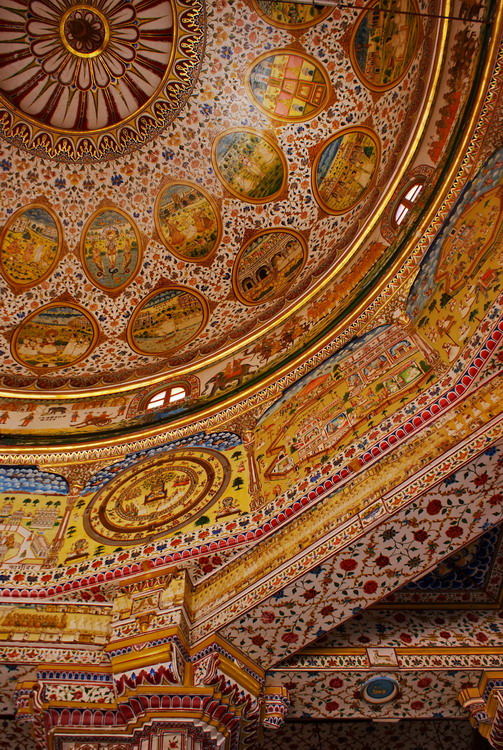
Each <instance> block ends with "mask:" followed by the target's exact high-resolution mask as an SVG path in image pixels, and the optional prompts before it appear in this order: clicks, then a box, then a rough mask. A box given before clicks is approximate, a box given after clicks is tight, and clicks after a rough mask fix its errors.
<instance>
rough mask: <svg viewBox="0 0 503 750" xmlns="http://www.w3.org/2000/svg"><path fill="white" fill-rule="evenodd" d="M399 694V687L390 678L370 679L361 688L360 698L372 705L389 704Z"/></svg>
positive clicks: (378, 677)
mask: <svg viewBox="0 0 503 750" xmlns="http://www.w3.org/2000/svg"><path fill="white" fill-rule="evenodd" d="M399 692H400V686H399V685H398V682H397V681H396V680H394V679H393V678H392V677H381V676H376V677H371V678H370V680H367V681H366V682H365V683H364V684H363V685H362V687H361V696H362V698H363V699H364V700H366V701H367V703H372V704H374V705H380V704H383V703H389V702H390V701H392V700H393V699H394V698H396V696H397V695H398V693H399Z"/></svg>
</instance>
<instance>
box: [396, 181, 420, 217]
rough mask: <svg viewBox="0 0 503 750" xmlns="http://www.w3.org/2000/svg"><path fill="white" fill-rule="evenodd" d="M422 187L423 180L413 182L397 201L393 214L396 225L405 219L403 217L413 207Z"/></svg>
mask: <svg viewBox="0 0 503 750" xmlns="http://www.w3.org/2000/svg"><path fill="white" fill-rule="evenodd" d="M423 187H424V183H423V182H415V183H414V184H412V185H410V186H409V187H408V188H407V190H406V191H405V193H404V194H403V195H402V197H401V198H400V200H399V201H398V205H397V207H396V209H395V215H394V217H393V221H394V223H395V225H396V226H397V227H399V226H400V225H401V224H403V222H404V221H405V217H406V216H407V214H408V213H409V211H410V210H411V208H412V207H413V205H414V203H415V202H416V201H417V199H418V197H419V194H420V193H421V190H422V189H423Z"/></svg>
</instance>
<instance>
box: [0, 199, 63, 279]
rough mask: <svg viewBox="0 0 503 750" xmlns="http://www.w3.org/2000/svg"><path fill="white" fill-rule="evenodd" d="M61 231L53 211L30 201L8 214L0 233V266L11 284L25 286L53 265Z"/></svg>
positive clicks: (44, 277) (55, 260) (58, 255)
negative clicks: (28, 203)
mask: <svg viewBox="0 0 503 750" xmlns="http://www.w3.org/2000/svg"><path fill="white" fill-rule="evenodd" d="M62 240H63V232H62V229H61V224H60V222H59V219H58V217H57V216H56V214H55V213H54V212H53V211H52V210H51V209H50V208H47V206H43V205H39V204H35V203H34V204H32V205H30V206H26V207H25V208H20V209H19V211H16V213H15V214H13V215H12V216H11V218H10V219H9V221H8V222H7V224H6V225H5V227H4V230H3V232H2V235H1V237H0V268H1V270H2V273H3V275H4V276H5V278H6V279H7V281H8V282H9V283H10V284H12V286H13V287H16V288H20V289H28V288H29V287H31V286H35V285H36V284H39V283H40V282H41V281H43V280H44V279H46V278H47V277H48V276H50V275H51V273H52V272H53V271H54V269H55V268H56V266H57V264H58V261H59V257H60V254H61V245H62Z"/></svg>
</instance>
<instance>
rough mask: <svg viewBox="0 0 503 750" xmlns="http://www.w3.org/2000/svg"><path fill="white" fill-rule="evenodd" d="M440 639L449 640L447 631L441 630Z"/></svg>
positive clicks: (449, 635)
mask: <svg viewBox="0 0 503 750" xmlns="http://www.w3.org/2000/svg"><path fill="white" fill-rule="evenodd" d="M439 636H440V638H450V637H451V634H450V633H449V631H448V630H441V631H440V633H439Z"/></svg>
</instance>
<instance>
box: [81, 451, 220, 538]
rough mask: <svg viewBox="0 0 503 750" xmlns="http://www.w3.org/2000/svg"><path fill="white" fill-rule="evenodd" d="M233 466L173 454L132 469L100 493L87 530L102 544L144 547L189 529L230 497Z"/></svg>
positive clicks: (209, 456)
mask: <svg viewBox="0 0 503 750" xmlns="http://www.w3.org/2000/svg"><path fill="white" fill-rule="evenodd" d="M230 472H231V469H230V464H229V462H228V461H227V459H226V458H225V456H223V455H221V454H220V453H219V452H218V451H214V450H211V449H209V448H192V449H179V450H171V451H168V452H167V453H164V454H163V455H161V456H158V457H157V458H155V459H152V458H147V459H146V460H144V461H142V462H140V463H139V464H135V465H134V466H131V467H130V468H129V469H126V470H125V471H124V472H122V474H120V475H119V476H118V477H117V478H116V479H113V480H112V481H111V482H109V483H108V484H107V485H106V486H105V487H104V488H103V489H102V490H100V491H99V492H98V493H97V494H96V495H95V496H94V498H93V499H92V500H91V502H90V503H89V505H88V507H87V508H86V510H85V512H84V527H85V529H86V532H87V533H88V534H89V536H90V537H92V538H93V539H96V540H97V541H99V542H100V543H101V544H113V545H121V546H122V545H125V544H140V543H142V542H147V541H153V540H154V539H158V538H159V537H164V536H167V535H168V534H171V533H172V532H173V531H176V530H177V529H180V528H182V527H183V526H187V524H189V523H191V522H193V521H195V520H196V519H197V518H198V517H199V516H201V515H202V514H203V513H204V512H205V511H206V510H208V508H210V507H211V506H212V505H213V504H214V503H215V502H216V501H217V500H218V499H219V498H220V497H221V495H222V494H223V492H224V491H225V489H226V487H227V485H228V483H229V477H230Z"/></svg>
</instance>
